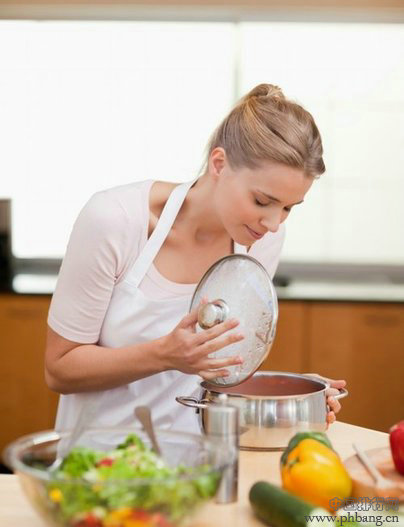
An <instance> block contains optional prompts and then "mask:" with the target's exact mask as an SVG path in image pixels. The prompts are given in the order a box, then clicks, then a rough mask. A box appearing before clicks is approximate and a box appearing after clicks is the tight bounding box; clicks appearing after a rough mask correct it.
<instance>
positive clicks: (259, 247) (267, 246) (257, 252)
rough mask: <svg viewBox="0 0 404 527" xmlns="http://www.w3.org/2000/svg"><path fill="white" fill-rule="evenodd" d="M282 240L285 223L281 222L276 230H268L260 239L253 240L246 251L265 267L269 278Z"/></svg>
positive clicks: (275, 263) (274, 267)
mask: <svg viewBox="0 0 404 527" xmlns="http://www.w3.org/2000/svg"><path fill="white" fill-rule="evenodd" d="M284 241H285V224H284V223H282V224H281V225H280V226H279V229H278V230H277V232H275V233H272V232H268V233H267V234H266V235H265V236H264V237H263V238H262V239H261V240H258V241H257V242H255V243H254V245H253V246H252V247H251V249H250V251H249V253H248V254H249V255H250V256H252V257H253V258H255V259H257V260H258V261H259V262H260V263H261V264H262V265H263V266H264V267H265V269H266V270H267V271H268V274H269V276H270V277H271V278H273V277H274V275H275V272H276V269H277V267H278V264H279V259H280V256H281V251H282V247H283V243H284Z"/></svg>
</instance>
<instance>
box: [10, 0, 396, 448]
mask: <svg viewBox="0 0 404 527" xmlns="http://www.w3.org/2000/svg"><path fill="white" fill-rule="evenodd" d="M260 82H270V83H273V84H277V85H279V86H281V87H282V89H283V91H284V93H285V94H286V95H287V96H288V97H290V98H293V99H295V100H297V101H298V102H300V103H302V104H303V105H304V106H305V107H306V108H307V109H308V110H309V111H311V113H312V114H313V115H314V117H315V119H316V121H317V123H318V126H319V128H320V131H321V133H322V136H323V143H324V150H325V162H326V166H327V172H326V174H325V175H323V176H322V177H321V178H320V179H319V180H318V181H316V182H315V184H314V186H313V189H312V191H311V192H310V194H309V195H308V197H307V199H306V200H305V203H304V205H302V206H300V207H298V208H296V209H295V210H294V211H293V214H292V215H291V217H290V218H289V219H288V222H287V241H286V244H285V247H284V251H283V257H282V262H281V265H280V268H279V271H278V273H277V276H276V278H275V282H276V286H277V291H278V295H279V298H280V322H279V326H278V328H279V329H278V335H277V339H276V343H275V345H274V347H273V349H272V351H271V353H270V355H269V357H268V359H267V360H266V362H265V363H264V365H263V366H262V368H263V369H270V370H283V371H293V372H299V373H304V372H309V371H311V372H318V373H321V374H323V375H326V376H329V377H333V378H345V379H346V380H347V381H348V388H349V391H350V395H349V397H348V398H347V399H344V401H343V410H342V411H341V413H340V414H339V419H341V420H343V421H346V422H349V423H353V424H356V425H360V426H365V427H369V428H375V429H378V430H383V431H387V430H388V428H389V426H391V425H392V424H393V423H395V422H397V421H398V420H400V419H403V418H404V267H403V264H404V232H403V231H404V209H403V206H402V202H403V199H404V173H403V166H404V2H402V1H401V0H390V1H388V2H382V0H362V1H357V2H349V1H347V0H345V1H344V2H337V0H335V1H334V2H333V1H329V2H327V5H326V6H324V3H323V2H320V1H319V0H312V2H311V3H307V2H305V3H303V1H301V0H290V1H289V2H287V3H284V2H280V1H279V2H276V1H275V0H272V1H267V2H265V1H263V0H262V1H259V0H255V1H253V2H250V3H249V4H248V5H247V4H246V3H243V2H241V1H237V0H227V1H224V0H223V1H222V2H214V1H210V2H199V3H198V2H197V1H193V2H175V3H174V2H173V3H171V2H170V1H165V2H163V1H161V2H157V1H153V2H148V5H145V4H143V5H142V4H140V3H138V2H135V1H132V2H131V1H129V0H127V1H124V2H120V3H119V4H116V3H114V2H112V1H107V0H104V1H102V2H97V3H96V2H91V1H86V2H85V1H79V0H75V1H72V2H69V4H64V3H63V2H48V3H46V2H45V3H44V2H41V3H37V2H35V1H34V0H31V2H20V1H7V0H6V1H4V2H2V3H1V5H0V100H1V101H2V102H1V104H0V144H1V145H2V148H1V155H0V243H1V246H0V249H1V250H0V264H1V273H0V276H1V292H0V346H1V358H2V360H1V365H0V415H1V416H2V418H1V425H0V449H1V448H3V447H4V446H5V444H6V443H7V442H9V441H10V440H12V439H14V438H16V437H18V436H20V435H22V434H25V433H29V432H32V431H36V430H40V429H44V428H50V427H52V426H53V421H54V415H55V409H56V404H57V396H56V395H55V394H52V393H51V392H50V391H49V390H48V389H47V388H46V386H45V385H44V380H43V352H44V346H45V332H46V316H47V310H48V306H49V301H50V295H51V293H52V290H53V287H54V284H55V281H56V276H57V271H58V268H59V265H60V261H61V258H62V257H63V254H64V251H65V247H66V244H67V241H68V237H69V233H70V230H71V228H72V224H73V222H74V219H75V217H76V216H77V214H78V212H79V210H80V208H81V207H82V206H83V205H84V203H85V202H86V201H87V200H88V199H89V197H90V196H91V194H92V193H94V192H96V191H98V190H101V189H103V188H105V187H109V186H114V185H119V184H125V183H129V182H131V181H135V180H143V179H148V178H155V179H162V180H170V181H186V180H189V179H191V178H193V177H194V176H195V175H196V174H197V173H198V172H199V170H200V168H201V165H202V162H203V156H204V147H205V145H206V143H207V141H208V138H209V135H210V133H211V132H212V131H213V129H214V128H215V126H216V125H217V124H218V123H219V121H220V119H221V117H223V116H224V115H225V114H226V113H227V112H228V110H229V109H230V107H231V106H232V104H233V103H234V102H235V101H236V100H237V99H238V98H239V97H240V96H241V95H242V94H244V93H245V92H247V91H248V90H249V89H251V88H252V87H253V86H254V85H255V84H258V83H260Z"/></svg>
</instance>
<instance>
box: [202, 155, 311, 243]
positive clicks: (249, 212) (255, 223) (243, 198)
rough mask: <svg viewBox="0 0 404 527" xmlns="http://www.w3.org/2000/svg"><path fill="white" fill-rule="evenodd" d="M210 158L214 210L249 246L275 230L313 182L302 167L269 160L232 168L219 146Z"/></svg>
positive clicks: (231, 234) (225, 224)
mask: <svg viewBox="0 0 404 527" xmlns="http://www.w3.org/2000/svg"><path fill="white" fill-rule="evenodd" d="M216 151H218V152H216ZM220 151H221V152H220ZM215 152H216V154H215ZM221 153H222V154H223V155H222V157H223V159H222V160H221ZM215 155H217V158H216V159H215ZM210 161H211V162H210V169H211V173H212V174H213V176H214V178H215V182H216V185H215V192H214V196H213V200H214V204H215V209H216V211H217V214H218V216H219V218H220V220H221V222H222V224H223V226H224V228H225V229H226V231H227V232H228V233H229V235H230V236H231V238H232V239H233V240H235V241H236V242H237V243H239V244H240V245H245V246H250V245H252V244H253V243H254V242H256V241H257V240H258V239H260V238H262V237H263V236H264V234H266V233H267V232H268V231H270V232H276V231H277V230H278V228H279V225H280V224H281V223H282V222H284V221H285V220H286V218H287V217H288V214H289V212H290V211H291V209H292V207H294V206H295V205H297V204H299V203H302V201H303V199H304V196H305V195H306V192H307V191H308V190H309V189H310V187H311V185H312V183H313V179H312V178H309V177H307V176H306V175H305V174H304V172H303V171H302V170H300V169H297V168H291V167H288V166H286V165H283V164H280V163H274V162H270V161H266V162H263V163H262V164H261V166H260V167H259V168H255V169H250V168H238V169H234V170H233V169H232V168H231V167H230V165H229V163H228V161H227V159H226V157H225V155H224V151H223V149H221V148H218V149H215V150H214V151H213V152H212V154H211V160H210Z"/></svg>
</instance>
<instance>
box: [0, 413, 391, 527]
mask: <svg viewBox="0 0 404 527" xmlns="http://www.w3.org/2000/svg"><path fill="white" fill-rule="evenodd" d="M328 436H329V438H330V440H331V442H332V443H333V446H334V448H335V450H336V451H337V452H338V453H339V455H340V456H341V458H342V459H343V460H344V459H346V458H347V457H349V456H351V455H352V454H353V453H354V451H353V448H352V443H353V442H356V443H358V444H359V445H360V446H361V447H362V448H363V449H364V450H368V449H372V448H377V447H385V446H388V435H387V434H385V433H383V432H377V431H375V430H369V429H367V428H361V427H359V426H354V425H349V424H346V423H340V422H336V423H334V424H333V425H332V426H331V427H330V428H329V430H328ZM280 456H281V453H280V452H240V486H239V500H238V502H236V503H232V504H228V505H216V504H215V503H209V504H208V505H206V506H204V507H203V508H202V509H200V511H199V512H198V513H197V515H196V516H195V517H194V519H193V521H192V522H191V523H190V527H217V526H218V525H220V526H223V527H227V526H231V527H260V526H261V527H262V526H263V524H262V523H261V522H260V521H258V520H257V519H256V518H255V517H254V515H253V513H252V511H251V508H250V506H249V503H248V492H249V490H250V488H251V486H252V484H253V483H255V482H256V481H258V480H268V481H270V482H272V483H277V484H279V483H280V472H279V459H280ZM0 525H4V526H7V527H27V526H29V527H44V523H43V522H42V520H40V519H39V518H38V517H37V516H36V514H35V513H34V512H33V511H32V510H31V507H30V505H29V504H28V502H27V501H26V499H25V496H23V494H22V491H21V490H20V487H19V485H18V480H17V477H16V476H10V475H0Z"/></svg>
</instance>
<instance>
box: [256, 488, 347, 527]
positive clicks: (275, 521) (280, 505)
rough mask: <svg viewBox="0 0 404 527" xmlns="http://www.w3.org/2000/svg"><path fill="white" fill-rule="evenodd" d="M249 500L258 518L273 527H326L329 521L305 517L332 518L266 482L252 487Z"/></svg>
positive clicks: (324, 511)
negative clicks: (318, 526)
mask: <svg viewBox="0 0 404 527" xmlns="http://www.w3.org/2000/svg"><path fill="white" fill-rule="evenodd" d="M249 499H250V503H251V506H252V508H253V510H254V513H255V514H256V516H257V517H258V518H259V519H260V520H262V521H263V522H264V523H266V524H267V525H270V526H271V527H308V526H310V527H316V526H317V524H318V525H322V526H323V527H325V526H326V525H327V521H325V522H324V521H321V520H318V521H317V520H316V519H312V520H311V521H310V520H306V518H305V517H307V516H316V515H317V516H320V515H321V516H323V515H325V516H330V512H328V511H326V510H325V509H322V508H319V507H318V506H317V505H312V504H310V503H308V502H307V501H303V500H302V499H300V498H298V497H297V496H294V495H293V494H291V493H290V492H287V491H286V490H283V489H281V488H280V487H277V486H276V485H272V484H271V483H267V482H266V481H258V482H257V483H255V484H254V485H253V486H252V487H251V489H250V494H249ZM330 525H331V524H330ZM351 525H352V524H351Z"/></svg>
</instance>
